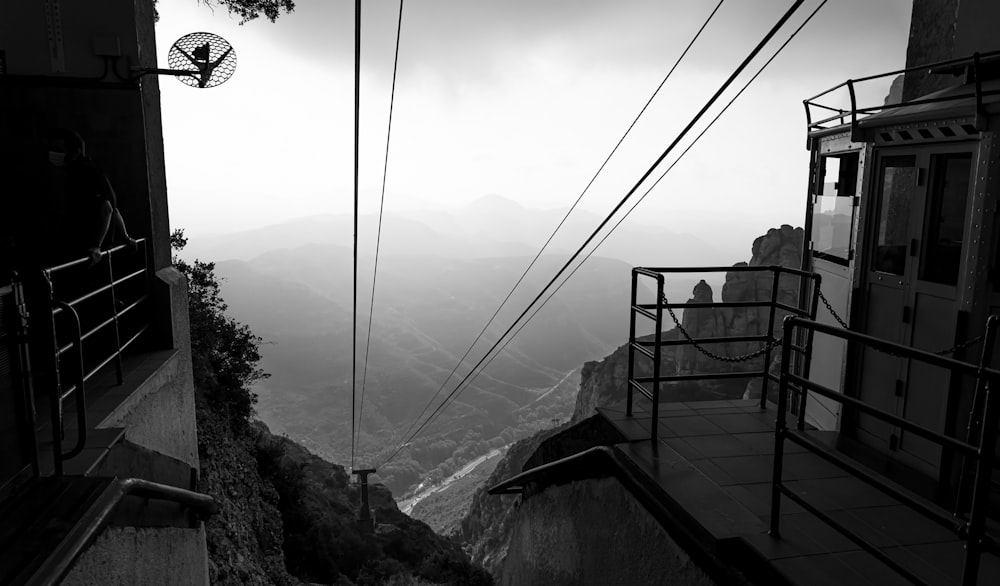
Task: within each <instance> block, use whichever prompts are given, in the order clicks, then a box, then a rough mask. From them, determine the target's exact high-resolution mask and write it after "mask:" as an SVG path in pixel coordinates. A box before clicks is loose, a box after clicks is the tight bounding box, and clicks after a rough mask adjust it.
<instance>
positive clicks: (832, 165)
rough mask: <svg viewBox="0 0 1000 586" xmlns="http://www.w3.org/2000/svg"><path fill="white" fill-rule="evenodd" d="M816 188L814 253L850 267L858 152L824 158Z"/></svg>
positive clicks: (821, 158)
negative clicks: (848, 264)
mask: <svg viewBox="0 0 1000 586" xmlns="http://www.w3.org/2000/svg"><path fill="white" fill-rule="evenodd" d="M819 161H820V162H819V165H820V172H819V174H818V176H817V180H816V185H815V186H814V188H813V195H814V198H813V211H812V250H813V254H814V255H815V256H817V257H820V258H824V259H826V260H830V261H833V262H836V263H838V264H843V265H847V263H848V262H849V261H850V260H851V257H852V252H853V249H854V247H853V238H852V234H853V231H854V210H855V209H857V206H856V205H855V201H854V197H853V196H854V194H855V193H856V189H857V182H858V181H857V178H858V153H856V152H854V153H843V154H839V155H828V156H823V157H820V160H819Z"/></svg>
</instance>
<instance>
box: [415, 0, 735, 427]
mask: <svg viewBox="0 0 1000 586" xmlns="http://www.w3.org/2000/svg"><path fill="white" fill-rule="evenodd" d="M724 2H725V0H719V3H718V4H716V5H715V8H714V9H713V10H712V12H711V14H709V15H708V18H706V19H705V22H703V23H702V25H701V27H700V28H699V29H698V32H696V33H695V35H694V37H692V39H691V41H690V42H688V44H687V47H685V48H684V51H683V52H681V54H680V56H679V57H678V58H677V60H676V61H674V64H673V66H672V67H671V68H670V70H669V71H667V74H666V75H665V76H664V78H663V80H662V81H660V85H658V86H657V87H656V89H655V90H654V91H653V93H652V95H650V96H649V99H648V100H646V104H645V105H644V106H643V107H642V109H640V110H639V113H638V114H636V116H635V118H634V119H633V120H632V123H631V124H630V125H629V127H628V128H627V129H626V130H625V132H624V134H622V136H621V138H619V139H618V143H617V144H615V146H614V148H612V149H611V152H610V153H608V156H607V157H605V159H604V162H603V163H601V166H600V167H599V168H598V169H597V171H596V172H595V173H594V175H593V177H591V178H590V181H589V182H588V183H587V185H586V187H584V188H583V191H581V192H580V195H578V196H577V198H576V201H574V202H573V205H571V206H570V207H569V210H567V211H566V214H565V215H564V216H563V217H562V219H561V220H560V221H559V224H558V225H557V226H556V227H555V229H554V230H552V233H551V234H549V237H548V239H547V240H546V241H545V243H544V244H542V247H541V249H539V251H538V253H537V254H535V258H533V259H531V262H530V263H528V266H527V267H526V268H525V269H524V272H522V273H521V276H520V277H518V279H517V282H515V283H514V286H513V287H511V288H510V291H508V292H507V295H506V296H505V297H504V298H503V301H501V302H500V306H499V307H497V309H496V311H494V312H493V315H492V316H490V319H489V320H488V321H487V322H486V325H484V326H483V329H482V330H480V332H479V334H477V335H476V338H475V339H474V340H473V341H472V344H470V345H469V347H468V349H466V351H465V353H464V354H462V357H461V358H459V359H458V363H457V364H455V367H454V368H452V369H451V372H450V373H448V376H447V377H445V379H444V381H443V382H442V383H441V386H440V387H438V390H437V392H435V393H434V395H433V396H432V397H431V398H430V400H429V401H427V404H426V405H424V408H423V410H422V411H421V412H420V414H419V415H417V417H416V418H415V419H414V420H413V421H412V422H411V423H410V426H409V427H408V428H407V430H406V432H405V433H403V437H406V436H407V435H409V433H410V432H411V431H413V426H414V425H416V424H417V422H418V421H420V419H421V418H422V417H423V416H424V415H425V414H426V413H427V410H428V409H429V408H430V406H431V405H433V404H434V401H435V400H436V399H437V398H438V397H439V396H441V392H442V391H444V388H445V386H447V384H448V381H450V380H451V378H452V377H453V376H455V373H456V372H457V371H458V368H459V367H460V366H462V364H463V363H465V359H466V358H468V356H469V354H470V353H472V350H473V348H475V347H476V344H478V343H479V340H481V339H482V337H483V335H484V334H485V333H486V330H487V329H489V327H490V326H491V325H492V324H493V322H494V321H495V320H496V318H497V316H498V315H499V314H500V311H501V310H502V309H503V308H504V306H506V305H507V302H508V301H510V298H511V297H512V296H513V294H514V291H515V290H516V289H517V288H518V287H519V286H520V285H521V283H522V282H523V281H524V279H525V277H527V275H528V272H529V271H530V270H531V269H532V267H534V266H535V264H536V263H537V262H538V259H539V258H541V256H542V253H543V252H545V249H546V248H548V246H549V244H550V243H551V242H552V239H553V238H555V235H556V233H557V232H559V230H560V229H561V228H562V227H563V224H565V223H566V220H567V219H568V218H569V216H570V214H572V213H573V211H574V210H575V209H576V207H577V205H578V204H579V203H580V200H582V199H583V196H584V195H586V194H587V192H588V191H589V190H590V187H591V186H592V185H593V184H594V181H596V180H597V177H598V175H600V174H601V172H602V171H603V170H604V168H605V167H606V166H607V164H608V162H609V161H611V157H613V156H614V155H615V153H616V152H618V148H619V147H620V146H621V145H622V143H623V142H624V141H625V138H626V137H628V135H629V133H631V132H632V129H633V128H634V127H635V125H636V123H637V122H638V121H639V118H641V117H642V115H643V114H644V113H645V112H646V110H647V109H648V108H649V105H650V104H652V103H653V99H654V98H656V96H657V95H658V94H659V93H660V90H661V89H663V86H664V85H665V84H666V83H667V80H669V79H670V76H671V75H673V73H674V70H676V69H677V66H678V65H680V63H681V61H683V60H684V57H685V56H686V55H687V54H688V52H689V51H690V50H691V47H692V46H693V45H694V43H695V41H697V40H698V38H699V37H700V36H701V33H702V32H703V31H704V30H705V28H706V27H707V26H708V23H709V22H711V21H712V18H713V17H714V16H715V13H716V12H718V11H719V8H721V7H722V4H723V3H724Z"/></svg>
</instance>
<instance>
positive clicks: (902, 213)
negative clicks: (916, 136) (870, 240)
mask: <svg viewBox="0 0 1000 586" xmlns="http://www.w3.org/2000/svg"><path fill="white" fill-rule="evenodd" d="M879 177H880V186H881V189H880V191H879V197H880V198H881V200H880V202H879V214H878V238H877V239H876V241H875V251H874V253H875V258H874V259H873V262H872V264H873V266H874V267H875V270H876V271H880V272H883V273H891V274H893V275H902V274H903V273H904V272H905V269H906V248H907V245H908V244H909V239H910V216H911V214H910V211H911V209H912V206H913V199H914V189H915V188H916V185H917V168H916V158H915V157H914V156H913V155H905V156H896V157H885V158H884V159H882V165H881V168H880V174H879Z"/></svg>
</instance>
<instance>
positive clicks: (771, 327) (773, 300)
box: [755, 267, 791, 409]
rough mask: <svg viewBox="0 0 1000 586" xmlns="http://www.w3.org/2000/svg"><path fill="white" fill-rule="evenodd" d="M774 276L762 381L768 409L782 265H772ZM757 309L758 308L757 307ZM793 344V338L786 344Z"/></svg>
mask: <svg viewBox="0 0 1000 586" xmlns="http://www.w3.org/2000/svg"><path fill="white" fill-rule="evenodd" d="M771 272H772V273H773V274H774V278H773V279H772V280H771V308H770V311H769V314H768V317H767V341H766V342H765V344H767V345H768V347H767V349H766V350H764V369H763V370H764V375H763V376H762V377H761V381H760V408H761V409H767V382H768V381H767V374H768V371H769V369H770V367H771V348H770V344H771V341H772V340H774V312H775V310H776V309H777V304H778V283H780V282H781V267H771ZM755 309H756V308H755ZM789 344H791V340H788V341H787V342H786V343H785V346H788V345H789Z"/></svg>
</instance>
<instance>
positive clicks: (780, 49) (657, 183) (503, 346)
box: [387, 0, 827, 462]
mask: <svg viewBox="0 0 1000 586" xmlns="http://www.w3.org/2000/svg"><path fill="white" fill-rule="evenodd" d="M826 3H827V0H822V2H820V4H819V5H818V6H817V7H816V8H815V9H814V10H813V11H812V13H811V14H810V15H809V16H808V17H807V18H806V19H805V20H804V21H803V22H802V24H801V25H799V27H798V28H797V29H795V31H794V32H793V33H792V34H791V36H789V37H788V39H786V40H785V42H784V43H782V45H781V46H780V47H779V48H778V50H777V51H775V53H774V54H773V55H771V57H770V59H768V60H767V62H765V63H764V65H762V66H761V68H760V69H759V70H757V73H755V74H754V76H753V77H751V78H750V80H748V81H747V82H746V83H745V84H744V85H743V87H742V88H741V89H740V91H739V92H737V93H736V95H734V96H733V98H732V99H731V100H729V102H728V103H727V104H726V105H725V107H723V108H722V110H720V111H719V113H718V114H716V115H715V117H714V118H713V119H712V121H711V122H709V123H708V125H706V126H705V128H704V129H702V131H701V132H700V133H698V136H696V137H695V138H694V140H693V141H691V144H689V145H688V146H687V147H686V148H685V149H684V150H683V151H682V152H681V154H680V155H678V156H677V159H675V160H674V162H673V163H671V164H670V166H669V167H667V169H666V170H665V171H664V172H663V173H662V174H661V175H660V176H659V178H657V180H656V181H655V182H653V184H652V185H650V187H649V189H647V190H646V191H645V193H643V194H642V196H641V197H639V199H638V200H637V201H636V202H635V203H634V204H633V205H632V207H631V208H629V210H628V211H627V212H625V214H624V215H623V216H622V217H621V218H620V219H619V220H618V222H616V223H615V225H614V226H612V228H611V230H609V231H608V232H607V234H605V235H604V236H603V237H602V238H601V239H600V240H599V241H598V242H597V244H596V245H595V246H594V248H592V249H591V250H590V252H588V253H587V255H586V256H584V257H583V260H582V261H580V264H578V265H577V266H576V268H574V269H573V270H572V271H571V272H570V273H569V275H567V276H566V278H565V279H563V281H562V282H561V283H560V284H559V285H558V286H557V287H556V288H555V290H554V291H552V293H550V294H549V296H548V297H546V298H545V300H544V301H542V303H541V304H539V305H538V307H536V308H535V310H534V311H533V312H532V313H531V315H530V316H528V319H527V320H525V321H524V322H522V323H521V325H520V326H519V327H518V328H517V329H516V330H515V331H514V333H513V334H512V335H511V336H510V337H509V338H507V340H506V341H505V342H504V343H503V345H502V346H500V347H499V348H498V349H497V350H496V352H494V353H493V356H492V357H490V358H489V360H487V361H486V362H485V363H484V364H483V366H482V367H481V368H480V369H479V372H478V373H476V374H475V375H473V376H472V377H470V378H469V380H468V381H467V383H466V387H468V385H469V384H472V381H473V380H475V379H476V378H477V377H478V376H479V375H480V374H482V373H483V371H484V370H486V368H487V367H488V366H489V365H490V364H491V363H492V362H493V360H494V359H495V358H496V357H497V356H499V355H500V353H501V352H502V351H503V350H504V348H506V347H507V344H509V343H510V342H511V341H512V340H513V339H514V338H515V337H517V335H518V334H519V333H520V332H521V330H522V329H524V327H525V326H526V325H528V323H529V322H530V321H531V320H532V319H533V318H534V317H535V315H536V314H537V313H538V312H539V311H541V309H542V307H544V306H545V305H546V304H547V303H548V302H549V301H550V300H551V299H552V298H553V297H555V295H556V293H558V292H559V290H560V289H562V287H563V285H565V284H566V283H567V282H568V281H569V280H570V279H571V278H573V275H575V274H576V272H577V271H578V270H580V269H581V268H582V267H583V265H584V263H586V262H587V260H588V259H590V257H591V256H593V254H594V253H595V252H597V249H598V248H600V247H601V245H602V244H604V241H605V240H607V239H608V237H610V236H611V234H612V233H613V232H614V231H615V230H616V229H617V228H618V227H619V226H620V225H621V224H622V222H624V221H625V219H626V218H628V216H629V215H631V214H632V212H633V211H635V209H636V208H637V207H638V206H639V204H640V203H642V201H643V200H644V199H646V196H648V195H649V194H650V192H651V191H653V189H654V188H655V187H656V186H657V185H659V183H660V181H662V180H663V178H664V177H666V175H667V173H669V172H670V171H671V170H672V169H673V168H674V166H675V165H677V163H679V162H680V160H681V159H682V158H684V155H686V154H687V153H688V151H690V150H691V148H692V147H694V145H695V144H696V143H697V142H698V141H699V140H700V139H701V137H702V136H704V135H705V133H706V132H708V130H709V129H711V128H712V126H713V125H714V124H715V123H716V122H717V121H718V120H719V118H721V117H722V115H723V114H725V113H726V111H727V110H729V107H730V106H732V105H733V103H734V102H735V101H736V100H737V99H738V98H739V97H740V96H742V95H743V92H745V91H746V90H747V88H749V87H750V84H752V83H753V82H754V81H755V80H756V79H757V78H758V77H759V76H760V74H761V73H763V72H764V70H765V69H766V68H767V67H768V65H770V64H771V62H772V61H774V59H775V58H776V57H777V56H778V55H779V54H780V53H781V51H782V50H784V48H785V47H786V46H788V44H789V43H791V42H792V40H793V39H794V38H795V37H796V36H797V35H798V34H799V31H801V30H802V29H803V28H805V26H806V25H807V24H809V21H811V20H812V18H813V17H814V16H816V13H818V12H819V10H820V9H821V8H823V6H824V5H825V4H826ZM456 398H457V395H456ZM410 441H412V439H411V440H410ZM390 459H391V458H390ZM387 462H388V460H387Z"/></svg>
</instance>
